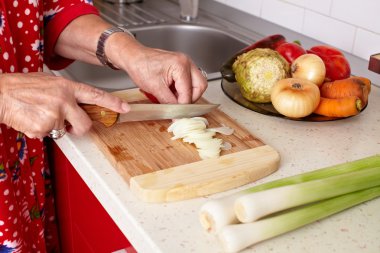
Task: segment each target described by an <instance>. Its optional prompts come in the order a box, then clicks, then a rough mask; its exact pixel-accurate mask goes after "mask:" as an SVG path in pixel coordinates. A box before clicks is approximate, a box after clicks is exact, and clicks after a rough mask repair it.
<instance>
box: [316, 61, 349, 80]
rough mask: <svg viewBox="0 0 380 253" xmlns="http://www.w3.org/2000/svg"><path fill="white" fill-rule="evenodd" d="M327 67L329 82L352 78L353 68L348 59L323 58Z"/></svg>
mask: <svg viewBox="0 0 380 253" xmlns="http://www.w3.org/2000/svg"><path fill="white" fill-rule="evenodd" d="M320 57H321V59H322V60H323V62H324V63H325V66H326V79H327V80H328V81H335V80H341V79H345V78H348V77H350V75H351V68H350V64H349V63H348V61H347V59H346V58H345V57H344V56H342V55H330V56H325V55H323V56H321V55H320Z"/></svg>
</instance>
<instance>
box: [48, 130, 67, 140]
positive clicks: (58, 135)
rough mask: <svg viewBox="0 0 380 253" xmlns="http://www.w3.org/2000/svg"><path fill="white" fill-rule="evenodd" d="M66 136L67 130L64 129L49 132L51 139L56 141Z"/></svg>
mask: <svg viewBox="0 0 380 253" xmlns="http://www.w3.org/2000/svg"><path fill="white" fill-rule="evenodd" d="M65 134H66V128H65V127H64V128H62V129H53V130H51V131H50V132H49V137H50V138H52V139H54V140H57V139H59V138H61V137H62V136H64V135H65Z"/></svg>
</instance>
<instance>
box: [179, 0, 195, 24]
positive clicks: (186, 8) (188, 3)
mask: <svg viewBox="0 0 380 253" xmlns="http://www.w3.org/2000/svg"><path fill="white" fill-rule="evenodd" d="M178 2H179V6H180V8H181V13H180V18H181V19H182V20H183V21H185V22H191V21H193V20H194V19H196V18H197V16H198V4H199V0H178Z"/></svg>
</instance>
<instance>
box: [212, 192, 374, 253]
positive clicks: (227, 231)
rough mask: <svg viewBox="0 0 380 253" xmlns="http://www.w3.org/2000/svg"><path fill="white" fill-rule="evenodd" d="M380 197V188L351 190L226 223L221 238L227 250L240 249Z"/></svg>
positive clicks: (235, 250) (234, 250) (220, 234)
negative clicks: (257, 217)
mask: <svg viewBox="0 0 380 253" xmlns="http://www.w3.org/2000/svg"><path fill="white" fill-rule="evenodd" d="M379 196H380V187H373V188H368V189H365V190H361V191H356V192H352V193H348V194H345V195H341V196H338V197H335V198H331V199H327V200H322V201H320V202H317V203H314V204H310V205H307V206H303V207H299V208H298V209H295V210H293V211H288V212H284V213H281V214H279V215H276V216H272V217H269V218H266V219H262V220H259V221H255V222H252V223H243V224H235V225H229V226H226V227H224V228H223V229H222V230H221V231H220V233H219V239H220V240H221V242H222V244H223V247H224V249H225V251H226V252H237V251H240V250H242V249H244V248H246V247H249V246H251V245H253V244H256V243H258V242H261V241H264V240H266V239H269V238H272V237H275V236H278V235H281V234H284V233H286V232H289V231H292V230H294V229H297V228H300V227H302V226H304V225H307V224H309V223H312V222H315V221H317V220H320V219H323V218H325V217H328V216H330V215H332V214H335V213H338V212H340V211H343V210H345V209H347V208H350V207H353V206H355V205H358V204H360V203H362V202H365V201H368V200H371V199H374V198H377V197H379Z"/></svg>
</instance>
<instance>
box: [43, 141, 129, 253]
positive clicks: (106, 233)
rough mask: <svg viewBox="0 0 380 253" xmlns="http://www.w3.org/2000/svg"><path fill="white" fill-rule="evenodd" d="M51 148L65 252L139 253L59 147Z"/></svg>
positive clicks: (51, 164)
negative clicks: (115, 252)
mask: <svg viewBox="0 0 380 253" xmlns="http://www.w3.org/2000/svg"><path fill="white" fill-rule="evenodd" d="M47 145H48V146H47V147H48V154H49V159H50V167H51V170H52V174H53V176H54V185H55V202H56V209H57V218H58V226H59V234H60V241H61V250H62V252H63V253H77V252H81V253H82V252H88V253H90V252H94V253H103V252H104V253H111V252H114V251H117V250H120V249H126V252H128V253H131V252H136V251H135V250H134V249H133V247H132V246H131V244H130V243H129V241H128V239H127V238H126V237H125V236H124V234H123V233H122V232H121V231H120V229H119V228H118V227H117V226H116V224H115V223H114V221H113V220H112V219H111V217H110V216H109V215H108V213H107V212H106V211H105V210H104V208H103V207H102V205H101V204H100V203H99V201H98V200H97V199H96V197H95V196H94V195H93V193H92V192H91V190H90V189H89V188H88V186H87V185H86V184H85V182H84V181H83V180H82V178H81V177H80V176H79V174H78V173H77V172H76V170H75V169H74V167H73V166H72V165H71V164H70V162H69V161H68V160H67V158H66V157H65V155H64V154H63V153H62V151H61V150H60V149H59V147H58V146H57V145H56V144H55V143H54V142H53V141H48V144H47Z"/></svg>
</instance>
